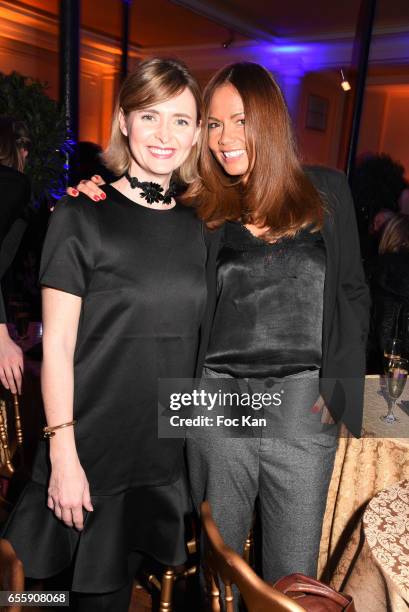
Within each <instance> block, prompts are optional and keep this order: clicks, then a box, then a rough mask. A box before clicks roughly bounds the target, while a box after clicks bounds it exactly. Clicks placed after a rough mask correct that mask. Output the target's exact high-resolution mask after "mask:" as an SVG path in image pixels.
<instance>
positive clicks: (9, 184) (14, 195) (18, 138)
mask: <svg viewBox="0 0 409 612" xmlns="http://www.w3.org/2000/svg"><path fill="white" fill-rule="evenodd" d="M28 147H29V138H28V132H27V128H26V127H25V125H24V124H23V123H22V122H21V121H17V120H16V119H13V117H0V193H1V206H0V279H2V278H3V276H4V274H5V273H6V272H7V270H8V268H9V267H10V265H11V264H12V262H13V259H14V256H15V254H16V252H17V249H18V247H19V245H20V242H21V239H22V237H23V234H24V231H25V229H26V227H27V222H26V208H27V205H28V203H29V200H30V182H29V180H28V178H27V177H26V176H25V175H24V174H23V171H24V165H25V160H26V157H27V154H28ZM6 322H7V315H6V309H5V304H4V300H3V294H2V291H1V288H0V381H1V382H2V384H3V386H4V387H5V388H6V389H10V391H11V392H12V393H21V384H22V374H23V370H24V361H23V353H22V351H21V348H20V347H19V346H17V344H16V343H15V342H13V340H12V339H11V338H10V336H9V333H8V330H7V325H6Z"/></svg>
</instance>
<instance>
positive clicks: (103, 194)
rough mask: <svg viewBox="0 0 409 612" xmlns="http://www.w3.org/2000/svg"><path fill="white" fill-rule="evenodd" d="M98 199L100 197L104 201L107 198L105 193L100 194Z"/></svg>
mask: <svg viewBox="0 0 409 612" xmlns="http://www.w3.org/2000/svg"><path fill="white" fill-rule="evenodd" d="M100 197H101V200H105V198H106V197H107V195H106V193H104V192H102V193H101V196H100Z"/></svg>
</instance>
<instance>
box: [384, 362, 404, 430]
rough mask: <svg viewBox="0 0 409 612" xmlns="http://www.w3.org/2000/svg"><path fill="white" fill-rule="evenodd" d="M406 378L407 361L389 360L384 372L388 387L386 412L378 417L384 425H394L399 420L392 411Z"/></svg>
mask: <svg viewBox="0 0 409 612" xmlns="http://www.w3.org/2000/svg"><path fill="white" fill-rule="evenodd" d="M407 377H408V361H407V359H403V357H396V358H393V359H391V360H390V362H389V367H388V371H387V372H386V381H387V385H388V394H389V402H388V412H387V414H385V415H384V416H382V417H380V419H381V421H383V422H384V423H388V424H391V423H395V422H396V421H398V420H399V419H398V418H397V417H396V416H395V415H394V413H393V410H394V408H395V405H396V400H397V399H398V397H400V396H401V395H402V392H403V389H404V388H405V385H406V380H407Z"/></svg>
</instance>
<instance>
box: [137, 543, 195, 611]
mask: <svg viewBox="0 0 409 612" xmlns="http://www.w3.org/2000/svg"><path fill="white" fill-rule="evenodd" d="M186 547H187V550H188V553H189V555H194V554H195V553H196V551H197V541H196V535H195V534H194V535H193V537H192V539H191V540H189V541H188V542H187V544H186ZM196 573H197V565H196V563H194V564H192V563H189V560H188V562H187V563H186V564H185V565H182V566H179V567H171V566H168V567H165V569H164V571H163V573H162V577H161V579H160V580H159V578H157V576H156V575H155V574H152V573H151V574H147V579H148V582H149V583H150V584H151V585H153V586H154V587H155V588H156V589H157V590H158V592H159V612H172V610H173V589H174V585H175V582H176V581H177V580H180V579H181V578H189V577H190V576H194V575H195V574H196Z"/></svg>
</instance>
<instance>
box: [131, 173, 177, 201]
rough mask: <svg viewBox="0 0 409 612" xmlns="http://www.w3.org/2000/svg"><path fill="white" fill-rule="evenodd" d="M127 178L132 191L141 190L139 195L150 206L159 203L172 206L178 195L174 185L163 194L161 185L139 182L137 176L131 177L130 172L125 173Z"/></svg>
mask: <svg viewBox="0 0 409 612" xmlns="http://www.w3.org/2000/svg"><path fill="white" fill-rule="evenodd" d="M125 178H126V179H127V180H128V181H129V184H130V186H131V189H136V188H138V189H140V190H141V193H140V194H139V195H140V196H141V198H144V199H145V200H146V201H147V203H148V204H156V203H157V202H163V203H164V204H171V203H172V198H174V197H175V195H176V192H177V190H176V186H175V184H174V183H171V184H170V185H169V189H167V190H166V191H165V193H163V187H161V186H160V185H159V183H152V182H151V181H138V179H137V178H136V176H130V175H129V172H125Z"/></svg>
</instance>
